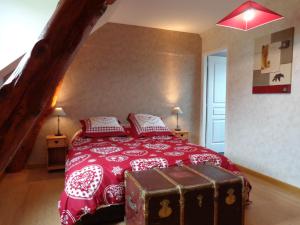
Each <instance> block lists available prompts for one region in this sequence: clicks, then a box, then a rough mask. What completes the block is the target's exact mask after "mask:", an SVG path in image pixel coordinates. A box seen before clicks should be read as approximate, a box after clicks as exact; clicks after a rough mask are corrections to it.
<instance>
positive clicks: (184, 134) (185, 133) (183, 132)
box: [172, 130, 190, 140]
mask: <svg viewBox="0 0 300 225" xmlns="http://www.w3.org/2000/svg"><path fill="white" fill-rule="evenodd" d="M172 132H173V134H174V135H175V136H176V137H179V138H181V139H182V140H188V139H189V134H190V132H189V131H186V130H180V131H177V130H173V131H172Z"/></svg>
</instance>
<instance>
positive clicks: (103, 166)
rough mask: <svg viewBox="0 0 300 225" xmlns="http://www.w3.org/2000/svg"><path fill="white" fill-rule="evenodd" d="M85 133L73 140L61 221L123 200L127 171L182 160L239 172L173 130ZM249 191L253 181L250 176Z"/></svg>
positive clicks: (69, 224) (60, 204)
mask: <svg viewBox="0 0 300 225" xmlns="http://www.w3.org/2000/svg"><path fill="white" fill-rule="evenodd" d="M125 130H126V133H127V136H115V137H102V138H97V137H84V136H83V135H82V133H81V132H79V133H78V134H77V135H76V136H75V138H74V139H73V140H72V142H71V147H70V149H69V152H68V155H67V161H66V168H65V188H64V191H63V192H62V194H61V198H60V200H59V202H58V208H59V213H60V219H61V223H62V224H63V225H65V224H68V225H72V224H75V223H76V221H78V220H80V218H81V217H83V216H84V215H86V214H94V213H95V212H96V210H97V209H99V208H103V207H107V206H114V205H122V204H124V172H125V171H126V170H133V171H141V170H147V169H151V168H155V167H159V168H165V167H170V166H180V165H182V164H200V163H210V164H213V165H216V166H220V167H223V168H225V169H227V170H230V171H232V172H233V173H236V174H239V175H240V171H239V170H238V168H237V167H236V166H235V165H234V164H233V163H232V162H231V161H230V160H229V159H227V158H226V157H225V156H223V155H220V154H218V153H215V152H213V151H211V150H209V149H206V148H204V147H201V146H199V145H195V144H192V143H188V142H187V141H185V140H182V139H180V138H177V137H175V136H172V135H168V136H166V135H160V136H149V137H136V136H134V135H132V131H131V128H130V127H126V128H125ZM245 187H246V188H245V190H247V194H248V192H249V190H250V184H249V183H248V182H247V180H245Z"/></svg>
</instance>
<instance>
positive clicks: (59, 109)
mask: <svg viewBox="0 0 300 225" xmlns="http://www.w3.org/2000/svg"><path fill="white" fill-rule="evenodd" d="M53 115H54V116H66V115H67V114H66V113H65V111H64V109H63V108H62V107H56V108H55V109H54V111H53Z"/></svg>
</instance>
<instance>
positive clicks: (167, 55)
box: [29, 23, 201, 164]
mask: <svg viewBox="0 0 300 225" xmlns="http://www.w3.org/2000/svg"><path fill="white" fill-rule="evenodd" d="M200 80H201V38H200V36H199V35H197V34H190V33H181V32H173V31H166V30H159V29H152V28H143V27H136V26H128V25H120V24H112V23H110V24H106V25H104V26H103V27H102V28H100V29H99V30H97V31H96V32H94V33H93V35H92V36H90V38H89V40H88V41H87V42H86V43H85V44H84V45H83V47H82V49H81V50H80V51H79V53H78V55H77V57H76V58H75V60H74V62H73V63H72V65H71V67H70V68H69V70H68V72H67V73H66V76H65V79H64V82H63V85H62V90H61V92H60V96H59V99H58V104H59V105H61V106H63V107H64V109H65V111H66V113H67V114H68V116H67V118H63V119H62V131H63V132H64V133H66V134H67V135H68V136H69V137H71V136H72V135H73V133H74V132H75V131H76V130H77V129H78V127H79V123H78V119H80V118H86V117H90V116H97V115H114V116H117V117H118V118H119V119H120V120H121V121H123V122H124V121H125V120H126V117H127V115H128V114H129V113H130V112H141V113H152V114H156V115H159V116H161V117H163V119H164V120H165V121H166V123H167V124H168V125H169V127H170V128H174V127H175V121H176V120H175V116H174V115H171V109H172V107H174V106H177V105H178V106H180V107H181V108H182V110H183V112H184V114H183V115H182V116H181V117H180V124H181V125H182V127H183V128H185V129H188V130H190V131H191V132H192V141H193V142H196V143H197V142H198V140H199V126H200V122H199V119H200V93H201V92H200V87H201V84H200ZM55 129H56V121H55V118H49V120H48V121H46V123H45V125H44V126H43V128H42V130H41V132H40V134H39V137H38V139H37V141H36V143H35V147H34V150H33V153H32V155H31V157H30V159H29V164H44V163H45V161H46V150H45V148H46V146H45V136H46V135H47V134H51V133H54V132H55Z"/></svg>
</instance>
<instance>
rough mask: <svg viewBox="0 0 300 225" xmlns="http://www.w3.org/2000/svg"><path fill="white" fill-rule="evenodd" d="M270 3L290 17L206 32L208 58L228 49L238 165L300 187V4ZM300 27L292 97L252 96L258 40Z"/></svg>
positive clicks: (292, 0)
mask: <svg viewBox="0 0 300 225" xmlns="http://www.w3.org/2000/svg"><path fill="white" fill-rule="evenodd" d="M264 4H265V5H266V6H267V7H270V8H271V9H274V10H275V11H278V12H280V13H282V14H283V15H284V16H286V18H285V19H284V20H281V21H277V22H274V23H271V24H268V25H265V26H263V27H261V28H257V29H255V30H253V31H249V32H241V31H236V30H233V29H226V28H217V27H216V28H214V29H212V30H209V31H207V32H205V33H203V34H201V37H202V40H203V54H207V53H209V52H213V51H216V50H219V49H224V48H227V49H228V76H227V77H228V81H227V112H226V115H227V120H226V124H227V125H226V141H227V142H226V143H227V146H226V151H225V154H226V155H227V156H228V157H229V158H231V159H232V160H233V161H234V162H236V163H239V164H240V165H243V166H246V167H248V168H250V169H253V170H255V171H258V172H260V173H263V174H266V175H268V176H271V177H274V178H276V179H279V180H282V181H284V182H287V183H290V184H292V185H295V186H298V187H300V174H299V171H300V164H299V159H300V151H299V146H300V138H299V137H300V117H299V115H300V105H299V100H300V86H299V84H300V76H299V74H300V61H299V59H300V25H299V24H300V23H299V22H300V17H299V11H300V0H285V1H282V0H268V1H264ZM292 26H294V27H295V43H294V58H293V62H294V64H293V74H292V93H291V94H265V95H253V94H252V79H253V74H252V73H253V58H254V57H253V56H254V42H255V39H256V38H258V37H261V36H264V35H267V34H271V33H273V32H276V31H280V30H283V29H286V28H289V27H292Z"/></svg>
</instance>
